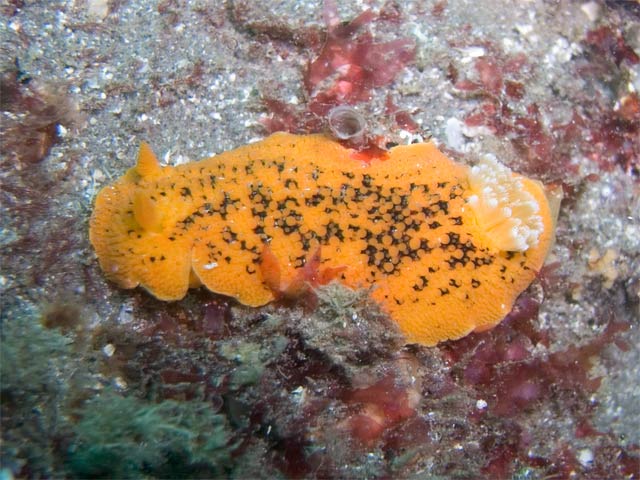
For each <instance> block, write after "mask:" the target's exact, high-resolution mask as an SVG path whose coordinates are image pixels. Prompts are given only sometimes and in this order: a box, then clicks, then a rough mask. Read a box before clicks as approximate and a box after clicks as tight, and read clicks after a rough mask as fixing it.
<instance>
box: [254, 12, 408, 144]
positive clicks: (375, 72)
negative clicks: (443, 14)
mask: <svg viewBox="0 0 640 480" xmlns="http://www.w3.org/2000/svg"><path fill="white" fill-rule="evenodd" d="M323 15H324V22H325V25H326V36H325V38H324V42H323V43H322V45H318V48H317V54H316V56H315V58H314V59H313V60H311V61H310V62H309V63H308V65H307V67H306V69H305V71H304V73H303V84H304V90H305V92H306V98H307V100H306V101H305V103H304V104H303V105H301V106H293V105H289V104H287V103H285V102H283V101H281V100H277V99H274V98H269V97H267V98H265V99H264V103H265V105H266V107H267V109H268V111H269V112H270V116H269V117H268V118H266V119H264V120H263V122H262V123H263V125H264V126H265V128H266V129H267V131H268V132H269V133H273V132H275V131H287V132H291V133H314V132H319V131H321V130H322V129H323V128H324V127H325V123H326V121H325V119H326V117H327V115H328V113H329V111H330V110H331V109H332V108H334V107H336V106H339V105H357V104H361V103H366V102H369V101H370V100H371V99H372V96H373V94H374V91H375V90H376V89H378V88H381V87H385V86H388V85H390V84H391V83H392V82H393V81H394V80H395V78H396V77H397V75H398V74H399V73H400V72H401V71H402V70H403V69H404V68H405V67H406V66H407V65H409V64H410V63H411V62H413V60H414V58H415V48H416V47H415V43H414V41H413V40H411V39H409V38H399V39H395V40H391V41H387V42H378V41H376V40H375V38H374V37H373V35H372V33H371V32H370V31H369V30H368V29H366V26H367V25H369V24H371V23H373V22H377V21H386V22H393V23H397V22H398V21H399V19H400V16H401V14H400V11H399V8H397V7H396V8H391V7H389V6H387V7H386V8H383V9H382V10H381V11H380V12H379V13H375V12H373V11H372V10H365V11H364V12H362V13H361V14H359V15H358V16H357V17H356V18H354V19H353V20H351V21H349V22H341V21H340V19H339V17H338V13H337V6H336V3H335V2H334V1H326V2H325V4H324V10H323ZM387 113H388V114H390V115H392V116H394V118H395V120H396V122H397V124H398V125H399V126H400V127H401V128H405V126H406V127H408V129H412V128H414V124H413V120H412V119H411V118H410V115H409V114H408V112H401V111H397V108H396V109H393V111H388V112H387ZM380 141H382V139H377V138H376V139H374V138H369V137H366V138H365V141H364V142H363V144H362V145H361V148H358V149H359V150H363V151H367V150H369V151H370V152H371V151H374V150H375V148H374V147H378V148H380V145H379V142H380Z"/></svg>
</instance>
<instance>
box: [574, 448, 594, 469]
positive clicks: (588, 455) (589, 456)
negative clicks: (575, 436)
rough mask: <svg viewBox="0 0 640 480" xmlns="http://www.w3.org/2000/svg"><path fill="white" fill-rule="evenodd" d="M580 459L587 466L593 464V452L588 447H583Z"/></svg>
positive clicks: (579, 454) (579, 455)
mask: <svg viewBox="0 0 640 480" xmlns="http://www.w3.org/2000/svg"><path fill="white" fill-rule="evenodd" d="M578 461H579V462H580V465H582V466H583V467H585V468H588V467H590V466H591V465H593V452H592V451H591V450H590V449H588V448H583V449H582V450H580V451H579V452H578Z"/></svg>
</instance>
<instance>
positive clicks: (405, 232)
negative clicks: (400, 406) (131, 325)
mask: <svg viewBox="0 0 640 480" xmlns="http://www.w3.org/2000/svg"><path fill="white" fill-rule="evenodd" d="M355 157H357V155H356V154H355V152H354V151H353V150H351V149H349V148H345V147H343V146H342V145H341V144H339V143H337V142H336V141H334V140H331V139H329V138H327V137H325V136H323V135H300V136H298V135H291V134H286V133H276V134H274V135H271V136H270V137H268V138H267V139H265V140H263V141H260V142H257V143H253V144H250V145H246V146H243V147H240V148H237V149H235V150H232V151H229V152H225V153H222V154H219V155H216V156H214V157H212V158H209V159H207V160H202V161H198V162H192V163H189V164H185V165H179V166H175V167H174V166H164V167H163V166H160V164H159V163H158V160H157V159H156V157H155V155H154V154H153V152H152V151H151V149H150V148H149V147H148V146H147V145H146V144H142V146H141V148H140V153H139V157H138V163H137V165H136V166H135V167H133V168H131V169H130V170H129V171H128V172H127V173H126V174H125V175H124V176H123V177H121V178H120V179H119V180H117V181H116V182H115V183H114V184H112V185H109V186H107V187H105V188H104V189H102V190H101V191H100V193H99V194H98V196H97V198H96V203H95V210H94V212H93V215H92V217H91V226H90V239H91V243H92V244H93V246H94V248H95V250H96V253H97V255H98V259H99V262H100V265H101V267H102V269H103V270H104V272H105V274H106V276H107V277H108V278H109V279H110V280H112V281H114V282H115V283H116V284H118V285H119V286H121V287H123V288H134V287H137V286H138V285H140V286H142V287H144V288H145V289H146V290H148V291H149V292H150V293H151V294H152V295H154V296H155V297H157V298H159V299H161V300H179V299H181V298H183V297H184V296H185V295H186V293H187V290H188V289H189V287H190V286H191V287H194V286H199V285H204V286H205V287H207V288H208V289H209V290H211V291H213V292H217V293H221V294H224V295H229V296H231V297H234V298H236V299H237V300H238V301H239V302H241V303H243V304H245V305H251V306H260V305H264V304H266V303H268V302H270V301H271V300H273V299H274V298H275V292H274V289H273V285H270V284H269V279H267V278H265V272H264V268H261V267H263V261H264V253H265V248H267V249H268V250H267V251H268V253H269V262H271V263H272V262H274V261H275V262H278V263H279V265H280V267H281V268H280V275H281V277H282V279H281V281H282V284H283V285H286V284H287V283H288V282H291V281H293V280H294V279H295V278H296V275H297V274H299V272H300V269H301V268H303V267H304V265H305V263H306V262H308V261H309V259H310V258H311V257H312V256H313V255H314V254H315V253H316V252H319V253H320V258H319V262H320V268H322V269H324V270H325V271H333V272H334V273H335V276H336V279H337V280H338V281H340V282H342V283H343V284H344V285H346V286H348V287H351V288H368V287H370V286H374V288H372V289H371V296H372V297H373V298H374V299H375V300H377V301H378V302H380V304H381V305H382V307H383V309H384V310H385V311H386V312H387V313H388V314H389V315H390V316H391V318H392V319H393V320H395V321H396V322H397V323H398V325H399V326H400V329H401V330H402V332H403V333H404V334H405V336H406V338H407V341H408V342H412V343H420V344H424V345H434V344H436V343H438V342H440V341H444V340H447V339H456V338H460V337H462V336H464V335H466V334H468V333H470V332H472V331H481V330H485V329H488V328H491V327H493V326H494V325H496V324H497V323H498V322H499V321H500V320H501V319H502V318H504V317H505V315H506V314H507V313H508V312H509V311H510V309H511V307H512V306H513V303H514V301H515V299H516V298H517V296H518V295H519V294H520V293H521V292H522V291H523V290H524V289H525V288H526V287H527V286H528V285H529V284H530V283H531V282H532V280H533V279H534V278H535V276H536V273H537V272H538V271H539V270H540V268H541V267H542V264H543V262H544V259H545V257H546V255H547V252H548V250H549V248H550V246H551V243H552V237H553V223H554V221H553V214H552V212H551V209H550V207H549V203H548V201H547V198H546V196H545V191H544V188H543V187H542V185H541V184H540V183H539V182H536V181H534V180H531V179H528V178H526V177H524V176H521V175H518V174H515V173H513V172H511V171H510V170H509V169H508V168H507V167H505V166H503V165H502V164H500V163H499V162H498V161H497V160H495V159H494V158H492V157H489V156H487V157H485V158H483V159H482V160H481V161H480V163H479V164H478V165H476V166H474V167H467V166H465V165H462V164H459V163H457V162H454V161H452V160H450V159H449V158H447V157H446V156H445V155H444V154H442V153H441V152H440V151H439V150H438V149H437V148H436V147H435V146H434V145H433V144H432V143H419V144H412V145H403V146H397V147H394V148H392V149H391V150H390V151H389V152H388V156H387V158H386V159H385V160H384V161H383V160H377V159H373V160H372V161H371V162H368V163H366V162H362V161H360V160H357V159H354V158H355Z"/></svg>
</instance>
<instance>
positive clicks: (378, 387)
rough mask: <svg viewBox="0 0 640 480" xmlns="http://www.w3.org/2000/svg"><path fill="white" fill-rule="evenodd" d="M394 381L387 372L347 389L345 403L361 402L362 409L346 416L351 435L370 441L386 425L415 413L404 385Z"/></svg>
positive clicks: (395, 423) (375, 437) (377, 435)
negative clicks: (350, 415) (369, 381)
mask: <svg viewBox="0 0 640 480" xmlns="http://www.w3.org/2000/svg"><path fill="white" fill-rule="evenodd" d="M396 381H397V380H396V379H395V378H394V376H393V375H391V374H388V375H386V376H385V377H384V378H382V379H381V380H379V381H378V382H376V383H374V384H373V385H370V386H368V387H364V388H359V389H356V390H354V391H352V392H349V393H347V395H346V398H345V401H346V402H347V403H357V404H362V412H361V413H359V414H356V415H354V416H352V417H351V418H350V419H349V429H350V430H351V434H352V435H353V437H354V438H356V439H357V440H359V441H361V442H362V443H364V444H368V445H370V444H372V443H374V442H375V441H376V440H378V439H379V438H380V437H381V436H382V434H383V433H384V432H385V431H386V430H387V429H389V428H392V427H394V426H396V425H398V424H400V423H402V422H403V421H405V420H407V419H408V418H411V417H412V416H414V415H415V413H416V411H415V408H414V407H413V406H412V403H413V402H412V401H411V399H410V397H409V394H408V392H407V389H406V388H402V387H400V386H398V385H397V384H396Z"/></svg>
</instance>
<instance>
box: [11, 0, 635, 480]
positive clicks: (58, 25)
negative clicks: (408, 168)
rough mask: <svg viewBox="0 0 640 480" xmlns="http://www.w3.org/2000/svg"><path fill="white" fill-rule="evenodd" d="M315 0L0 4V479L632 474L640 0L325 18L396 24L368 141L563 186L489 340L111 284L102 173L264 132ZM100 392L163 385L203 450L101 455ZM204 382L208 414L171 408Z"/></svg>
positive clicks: (327, 304) (310, 307) (195, 155)
mask: <svg viewBox="0 0 640 480" xmlns="http://www.w3.org/2000/svg"><path fill="white" fill-rule="evenodd" d="M331 6H332V2H327V3H326V4H324V5H323V4H322V2H320V1H303V2H300V1H284V0H283V1H274V2H251V1H247V2H243V1H232V0H228V1H226V2H223V1H221V0H218V1H215V0H214V1H205V0H199V1H185V0H162V1H152V0H149V1H128V0H109V1H107V0H76V1H73V0H68V1H54V0H51V1H46V2H29V1H19V0H2V1H0V53H1V55H0V62H1V63H0V70H1V72H2V84H1V88H2V91H1V107H2V117H1V121H2V125H1V128H0V135H1V140H2V152H1V155H2V157H1V160H0V202H1V204H0V208H1V212H2V220H1V224H0V246H1V253H0V254H1V256H2V257H1V259H0V269H1V273H0V295H1V298H2V305H1V307H2V310H1V312H0V315H1V319H2V355H3V356H2V360H3V361H2V378H1V379H0V380H1V382H2V432H3V433H2V435H3V436H2V443H1V444H0V449H1V450H2V456H1V457H0V458H1V461H2V468H3V473H2V475H9V478H11V475H15V476H20V477H22V476H27V477H43V476H44V477H47V476H54V477H61V476H69V477H84V476H97V477H100V476H110V475H111V476H112V475H114V474H116V473H118V474H122V475H125V476H126V475H130V476H134V477H135V476H137V475H142V474H144V475H148V476H151V477H154V476H163V475H164V476H167V475H173V476H186V477H188V476H201V477H202V476H228V477H234V478H253V477H262V478H274V477H277V476H281V477H309V478H314V477H334V478H347V477H349V478H355V477H361V478H365V477H367V478H389V477H393V478H396V477H406V478H413V477H420V478H430V477H434V478H435V477H447V478H481V477H483V476H484V477H486V478H512V477H515V478H569V477H571V476H572V475H574V476H575V478H604V477H607V478H639V477H640V473H639V472H638V470H639V467H638V455H639V447H638V445H639V444H640V436H639V433H638V432H640V386H639V385H640V336H639V335H640V334H639V326H640V325H639V318H640V307H639V303H640V214H639V213H638V212H640V158H639V157H640V101H639V100H638V91H640V60H639V58H638V54H640V6H639V5H638V3H637V2H634V1H604V0H601V1H577V0H576V1H568V0H567V1H565V0H557V1H542V0H529V1H521V2H512V1H501V0H482V1H475V0H474V1H468V0H439V1H426V0H425V1H410V2H395V3H394V2H383V1H374V0H372V1H345V2H340V6H339V8H338V13H339V17H340V18H341V19H342V20H343V21H345V22H346V21H349V20H351V19H353V18H355V17H356V16H357V15H358V14H360V13H361V12H362V11H363V10H365V9H367V8H370V9H372V10H373V11H374V12H376V16H375V18H373V19H371V20H369V21H368V22H366V23H365V24H364V25H363V26H361V28H360V30H359V32H360V33H362V32H371V35H372V38H373V39H374V43H375V42H390V41H393V40H397V39H401V38H403V39H410V40H412V41H413V42H414V43H415V55H414V59H413V61H411V62H410V63H409V64H408V65H407V66H406V67H404V68H402V66H400V68H399V69H398V72H397V73H396V74H395V78H394V80H393V81H392V82H391V83H387V84H386V85H384V86H381V87H379V88H376V89H373V90H372V91H371V98H370V99H369V100H367V101H362V102H359V104H358V108H359V109H360V111H361V112H362V113H363V114H364V115H365V117H366V119H367V122H368V125H369V128H370V129H371V132H372V134H373V133H375V134H376V135H381V136H382V137H384V139H385V141H392V142H397V143H407V142H410V141H412V140H415V139H426V138H432V139H433V140H434V141H435V142H437V143H438V144H439V145H440V146H441V148H443V149H444V150H446V151H447V152H448V153H449V154H450V155H452V156H454V157H456V158H457V159H460V160H461V161H465V162H469V163H472V162H473V161H474V160H475V159H476V158H477V156H478V155H480V154H483V153H493V154H495V155H497V156H498V157H499V158H500V159H501V160H502V161H503V162H504V163H506V164H508V165H510V166H511V167H512V168H514V169H515V170H518V171H522V172H524V173H527V174H529V175H531V176H533V177H536V178H539V179H541V180H543V181H545V182H546V183H550V184H554V185H556V186H559V187H561V188H562V189H563V191H564V194H565V199H564V201H563V203H562V208H561V211H560V216H559V220H558V230H557V243H556V246H555V248H554V251H553V253H552V254H551V256H550V258H549V260H548V265H549V266H548V268H546V269H545V271H544V272H542V274H541V278H540V281H539V282H536V284H534V285H533V286H532V287H531V288H530V290H529V291H528V292H527V293H526V294H525V295H524V296H523V299H522V300H521V302H520V303H519V306H518V308H517V311H516V312H514V315H512V316H511V317H510V319H509V320H508V321H507V322H505V324H504V325H502V326H501V327H499V328H497V329H496V330H494V331H493V332H490V333H488V334H484V335H475V336H472V337H471V338H467V339H464V340H462V341H460V342H450V343H447V344H446V345H442V346H440V347H437V348H433V349H426V348H420V347H415V346H408V347H406V346H403V344H402V340H401V339H400V338H399V337H398V335H397V334H396V333H395V331H394V329H393V326H392V325H389V324H388V323H386V320H385V318H384V316H382V315H381V314H380V313H379V312H378V311H377V309H376V307H375V305H371V304H370V303H369V302H368V301H367V300H366V295H359V294H354V293H353V292H346V291H344V290H342V289H339V288H333V287H331V289H329V290H328V291H323V292H322V294H321V295H319V296H318V298H317V299H315V300H310V301H309V302H298V303H297V304H294V305H277V306H274V305H271V306H267V307H265V308H262V309H257V310H251V309H247V308H244V307H241V306H238V305H235V304H233V303H232V302H230V301H229V300H228V299H224V298H221V297H217V296H215V295H212V294H209V293H207V292H194V293H191V294H190V295H189V296H188V297H187V298H186V299H185V300H184V301H182V302H178V303H177V304H170V305H167V304H163V303H162V302H158V301H156V300H154V299H151V298H149V296H148V295H146V294H144V293H143V292H140V291H121V290H118V289H116V288H115V287H114V286H113V285H110V284H109V283H107V282H106V281H105V280H104V279H103V277H102V274H101V272H100V270H99V268H98V266H97V262H96V259H95V256H94V254H93V252H92V250H91V247H90V245H89V242H88V236H87V230H88V219H89V216H90V212H91V208H92V207H91V205H92V199H93V198H94V196H95V194H96V193H97V191H98V190H99V189H100V188H101V187H103V186H104V185H106V184H108V183H109V182H111V181H112V180H114V179H115V178H117V177H119V176H120V175H121V174H122V173H123V172H124V171H125V170H126V169H127V168H129V167H131V166H132V165H133V163H134V160H135V156H136V150H137V148H138V145H139V142H140V141H141V140H145V141H147V142H149V143H150V144H151V145H152V146H153V148H154V150H155V151H156V153H157V154H158V156H159V157H160V158H161V160H162V161H163V162H165V163H167V164H178V163H183V162H187V161H191V160H196V159H200V158H203V157H206V156H210V155H212V154H214V153H216V152H221V151H224V150H228V149H231V148H233V147H236V146H239V145H242V144H245V143H247V142H250V141H255V140H257V139H260V138H263V137H264V136H265V135H266V134H267V129H268V128H269V125H273V123H269V120H268V119H269V118H274V117H278V116H282V115H283V112H282V111H281V109H278V108H276V107H274V104H273V103H269V102H268V100H273V99H276V100H279V101H280V102H283V104H286V105H290V106H293V107H291V108H295V109H297V110H296V111H298V112H304V111H305V108H306V106H307V105H308V104H309V100H310V98H309V92H308V90H307V89H305V86H304V85H305V84H304V82H305V80H306V76H305V72H306V69H307V66H308V64H309V62H310V61H312V60H313V59H314V58H316V57H317V55H318V54H319V53H320V51H321V49H322V45H323V39H324V38H325V36H326V33H327V25H326V24H325V19H324V17H327V15H328V12H329V13H330V12H331ZM323 15H324V16H323ZM334 27H335V25H334ZM347 44H348V42H345V43H344V45H347ZM389 102H391V103H392V104H393V105H394V107H395V109H394V111H392V109H390V108H389ZM397 112H402V113H403V114H404V115H405V116H406V118H409V119H410V121H404V122H403V121H402V119H400V118H399V117H398V116H396V113H397ZM403 118H405V117H403ZM298 126H299V129H301V130H304V128H305V127H304V126H300V125H298ZM350 352H352V353H350ZM598 379H600V380H598ZM104 395H117V396H119V397H127V399H128V400H127V401H129V400H131V402H134V400H133V399H137V400H140V401H142V402H147V403H146V404H144V405H138V404H135V402H134V403H129V404H127V408H129V410H127V411H129V412H133V413H131V415H134V416H135V415H140V416H141V417H142V416H144V415H143V414H141V413H139V412H147V414H148V411H147V410H144V409H145V408H147V409H153V407H150V406H149V405H155V404H161V403H160V402H163V401H164V402H167V401H169V402H171V401H177V402H178V403H180V404H181V405H183V406H182V407H176V406H175V405H173V404H167V403H164V404H162V405H163V407H162V408H161V409H160V410H157V411H156V410H154V411H153V414H149V415H154V416H153V418H156V417H155V415H165V416H166V417H164V418H165V419H167V418H168V420H167V422H168V424H170V425H173V426H175V425H179V426H180V428H183V429H186V430H188V429H191V431H194V432H196V433H195V434H193V435H187V437H188V438H189V439H201V438H205V437H209V438H212V436H213V434H212V433H211V432H216V433H215V435H216V437H215V438H216V439H217V441H218V443H217V444H216V445H215V448H214V446H211V445H207V446H206V447H207V448H205V447H203V446H202V444H200V443H198V442H199V440H198V442H195V441H191V443H189V442H186V440H184V439H182V440H181V439H180V438H182V437H180V438H177V439H176V438H173V437H170V438H166V439H164V443H162V444H161V445H156V446H155V447H154V448H157V451H155V450H154V451H153V452H152V453H153V455H151V454H150V451H149V450H147V451H146V452H140V458H131V459H129V457H127V462H129V463H127V465H129V466H130V467H131V469H130V470H126V471H119V472H115V473H114V471H112V470H109V462H108V461H105V458H111V459H113V458H116V459H117V458H120V459H122V457H118V456H117V455H118V454H117V452H116V453H114V451H112V450H109V447H106V446H104V445H103V443H104V444H106V442H107V440H106V439H109V438H112V437H113V436H114V435H115V434H114V433H113V431H108V430H109V425H110V424H109V422H106V423H105V422H103V423H104V424H103V423H100V422H92V419H93V418H97V417H98V416H100V413H96V412H95V411H94V410H91V409H92V408H95V405H100V404H99V402H98V401H96V399H100V398H103V396H104ZM92 399H93V400H92ZM137 400H136V401H137ZM196 402H198V403H197V404H196ZM202 402H204V404H205V406H208V407H210V408H211V410H210V416H212V418H209V416H206V415H209V413H205V417H206V418H205V417H200V416H197V415H196V416H189V415H187V414H183V413H179V414H177V413H176V411H177V410H176V409H180V408H184V409H185V410H187V409H189V408H191V407H192V406H193V409H194V410H189V411H190V412H192V411H197V412H199V413H198V415H200V414H201V413H202V408H203V407H202ZM123 405H124V404H123ZM145 405H146V406H145ZM101 408H102V407H101ZM123 408H124V407H123ZM136 409H137V410H136ZM205 410H206V407H205ZM98 412H99V410H98ZM136 412H138V413H136ZM180 412H182V411H180ZM105 415H106V414H105ZM176 415H179V416H180V418H181V419H185V418H198V419H201V418H205V420H198V421H193V422H187V421H183V422H182V423H180V422H178V421H176V420H175V418H177V417H176ZM194 415H195V414H194ZM136 418H137V417H136ZM149 418H151V417H149ZM202 422H204V423H205V424H207V425H208V423H206V422H211V425H212V426H211V430H210V431H209V430H207V429H206V428H204V430H203V431H200V430H198V428H200V425H201V424H202ZM112 424H113V425H114V427H113V428H114V429H116V428H122V429H123V430H122V431H123V432H125V433H118V434H117V435H116V436H117V437H118V438H120V437H122V436H123V435H127V433H126V432H127V430H126V427H127V426H126V425H125V426H123V425H120V424H118V425H117V427H116V424H117V422H116V421H115V420H114V422H113V423H112ZM99 428H103V429H105V431H104V432H102V434H100V431H99V430H97V429H99ZM145 428H146V429H145ZM91 429H94V430H96V431H98V434H96V435H89V434H88V433H87V432H88V431H89V430H91ZM114 431H115V430H114ZM118 432H121V430H118ZM207 432H209V433H207ZM222 432H224V433H222ZM129 434H131V435H133V434H135V435H139V436H141V437H139V438H147V437H145V435H147V436H148V437H157V432H155V431H154V430H153V429H149V428H147V427H140V429H139V430H138V431H136V432H134V433H131V432H129ZM187 437H185V438H187ZM101 438H104V439H105V441H104V442H103V443H101V440H100V439H101ZM194 442H195V443H194ZM187 444H188V447H185V445H187ZM93 447H95V448H93ZM92 448H93V449H92ZM149 448H150V449H151V448H152V447H149ZM96 452H97V453H96ZM105 452H106V453H105ZM129 452H130V453H131V449H129ZM212 452H214V453H212ZM110 455H111V456H110ZM113 455H116V456H115V457H113ZM131 456H132V457H133V454H131ZM101 462H102V463H101ZM176 465H178V466H179V467H180V468H177V467H176V468H175V469H173V470H172V468H173V467H174V466H176ZM3 478H5V477H4V476H3Z"/></svg>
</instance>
